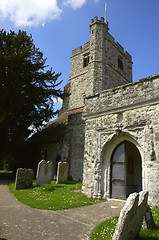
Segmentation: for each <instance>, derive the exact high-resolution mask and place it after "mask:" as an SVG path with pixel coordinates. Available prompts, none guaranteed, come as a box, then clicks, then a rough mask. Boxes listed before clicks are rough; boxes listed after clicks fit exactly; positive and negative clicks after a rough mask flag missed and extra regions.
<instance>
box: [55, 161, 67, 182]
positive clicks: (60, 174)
mask: <svg viewBox="0 0 159 240" xmlns="http://www.w3.org/2000/svg"><path fill="white" fill-rule="evenodd" d="M67 178H68V163H67V162H59V163H58V168H57V180H56V183H64V182H66V181H67Z"/></svg>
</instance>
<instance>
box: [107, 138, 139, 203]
mask: <svg viewBox="0 0 159 240" xmlns="http://www.w3.org/2000/svg"><path fill="white" fill-rule="evenodd" d="M141 190H142V166H141V155H140V153H139V150H138V149H137V147H136V146H135V145H134V144H133V143H131V142H129V141H124V142H122V143H120V144H119V145H118V146H117V147H116V148H115V149H114V151H113V154H112V157H111V176H110V196H111V197H112V198H121V199H125V198H127V197H128V196H129V194H131V193H133V192H140V191H141Z"/></svg>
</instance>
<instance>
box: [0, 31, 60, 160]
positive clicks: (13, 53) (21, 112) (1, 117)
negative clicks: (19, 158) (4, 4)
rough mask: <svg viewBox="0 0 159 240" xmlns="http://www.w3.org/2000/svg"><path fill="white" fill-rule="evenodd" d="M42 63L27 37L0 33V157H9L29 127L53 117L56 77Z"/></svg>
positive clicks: (23, 138)
mask: <svg viewBox="0 0 159 240" xmlns="http://www.w3.org/2000/svg"><path fill="white" fill-rule="evenodd" d="M45 63H46V59H44V58H43V53H42V52H41V51H40V50H39V49H38V48H36V46H35V45H34V43H33V39H32V36H31V35H27V33H26V32H25V31H20V30H19V32H18V33H15V32H13V31H10V32H9V33H7V32H6V31H4V30H1V31H0V102H1V104H0V149H1V150H2V149H3V154H2V151H1V156H0V157H2V155H3V156H5V155H6V153H7V154H8V155H9V156H10V155H11V156H12V154H13V152H15V149H17V148H18V149H19V147H21V145H22V143H23V142H24V141H25V140H26V138H27V137H28V136H29V135H30V133H31V132H33V127H34V128H36V129H39V127H41V126H42V125H43V122H44V121H45V122H48V121H49V119H50V118H51V117H53V116H54V115H55V112H54V110H53V101H52V98H54V97H61V98H62V97H63V92H62V91H61V90H60V89H59V84H60V82H57V80H58V77H59V76H60V74H55V72H54V71H53V70H52V68H51V69H49V68H48V66H47V65H46V64H45ZM30 126H32V128H29V127H30Z"/></svg>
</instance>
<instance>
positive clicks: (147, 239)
mask: <svg viewBox="0 0 159 240" xmlns="http://www.w3.org/2000/svg"><path fill="white" fill-rule="evenodd" d="M147 231H152V232H153V231H154V234H155V231H157V232H158V231H159V225H155V227H154V228H153V229H150V230H147ZM152 232H151V236H148V235H149V233H148V232H147V236H139V238H138V240H159V236H157V237H156V236H154V237H153V236H152V234H153V233H152ZM155 235H156V234H155Z"/></svg>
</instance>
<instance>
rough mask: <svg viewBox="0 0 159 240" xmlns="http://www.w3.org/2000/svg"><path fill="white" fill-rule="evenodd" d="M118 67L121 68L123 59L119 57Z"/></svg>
mask: <svg viewBox="0 0 159 240" xmlns="http://www.w3.org/2000/svg"><path fill="white" fill-rule="evenodd" d="M118 67H119V68H120V69H121V70H123V60H122V59H121V58H118Z"/></svg>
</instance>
